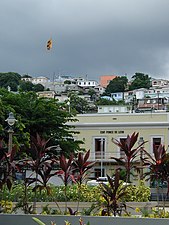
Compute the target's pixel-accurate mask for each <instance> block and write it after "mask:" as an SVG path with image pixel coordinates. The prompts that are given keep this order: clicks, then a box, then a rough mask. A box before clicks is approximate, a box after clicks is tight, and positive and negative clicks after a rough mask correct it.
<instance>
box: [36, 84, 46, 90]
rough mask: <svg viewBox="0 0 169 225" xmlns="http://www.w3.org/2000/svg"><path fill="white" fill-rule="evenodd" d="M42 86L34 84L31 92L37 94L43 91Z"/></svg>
mask: <svg viewBox="0 0 169 225" xmlns="http://www.w3.org/2000/svg"><path fill="white" fill-rule="evenodd" d="M44 89H45V88H44V86H43V85H42V84H35V85H34V87H33V90H34V91H35V92H38V91H44Z"/></svg>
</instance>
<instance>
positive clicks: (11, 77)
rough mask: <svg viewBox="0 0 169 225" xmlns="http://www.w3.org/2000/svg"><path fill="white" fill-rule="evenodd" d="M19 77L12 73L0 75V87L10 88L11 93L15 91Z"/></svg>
mask: <svg viewBox="0 0 169 225" xmlns="http://www.w3.org/2000/svg"><path fill="white" fill-rule="evenodd" d="M20 80H21V75H20V74H18V73H14V72H8V73H0V87H1V88H3V87H4V88H6V89H7V88H8V87H10V88H11V91H17V89H18V85H19V82H20Z"/></svg>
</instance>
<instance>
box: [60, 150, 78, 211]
mask: <svg viewBox="0 0 169 225" xmlns="http://www.w3.org/2000/svg"><path fill="white" fill-rule="evenodd" d="M73 159H74V156H73V155H71V156H70V157H69V159H67V158H66V157H65V156H64V155H63V154H62V155H61V156H60V157H59V165H58V166H59V168H60V169H59V170H58V171H57V172H56V174H57V175H58V176H59V177H60V178H61V179H62V181H63V183H64V194H65V214H66V213H67V187H68V184H69V183H70V182H72V181H73V182H75V180H74V176H73V171H72V168H73Z"/></svg>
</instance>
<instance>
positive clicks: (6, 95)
mask: <svg viewBox="0 0 169 225" xmlns="http://www.w3.org/2000/svg"><path fill="white" fill-rule="evenodd" d="M0 96H1V97H0V104H1V106H2V108H1V109H3V110H0V124H2V127H0V129H1V130H0V134H1V136H3V137H4V138H6V140H7V138H8V134H7V123H6V122H5V119H6V118H7V116H8V113H9V112H10V111H12V112H13V113H14V115H15V117H16V119H17V123H16V125H15V134H16V137H15V138H16V140H17V142H18V143H19V144H20V145H25V146H28V142H29V138H30V137H31V136H35V135H36V134H37V133H38V134H39V135H41V136H42V137H44V138H45V139H48V138H50V139H51V141H50V144H51V143H52V144H53V145H57V144H59V145H60V146H61V147H62V145H63V147H64V149H63V148H62V150H64V151H65V152H69V153H70V152H74V151H76V150H77V149H79V145H78V144H79V141H74V142H73V144H72V138H73V133H74V131H73V129H72V127H70V126H68V125H67V122H68V121H71V120H72V117H71V114H70V113H69V112H68V110H67V109H66V106H65V104H61V103H58V102H57V100H55V99H45V98H38V96H37V95H36V93H35V92H27V93H19V94H13V93H11V92H8V91H5V90H3V89H1V90H0ZM69 140H71V144H70V145H67V146H66V145H65V142H70V141H69ZM68 146H69V149H68Z"/></svg>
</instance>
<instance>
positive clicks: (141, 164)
mask: <svg viewBox="0 0 169 225" xmlns="http://www.w3.org/2000/svg"><path fill="white" fill-rule="evenodd" d="M143 143H144V139H143V137H140V139H139V141H138V144H139V145H141V147H140V180H142V179H143V148H144V146H143Z"/></svg>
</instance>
